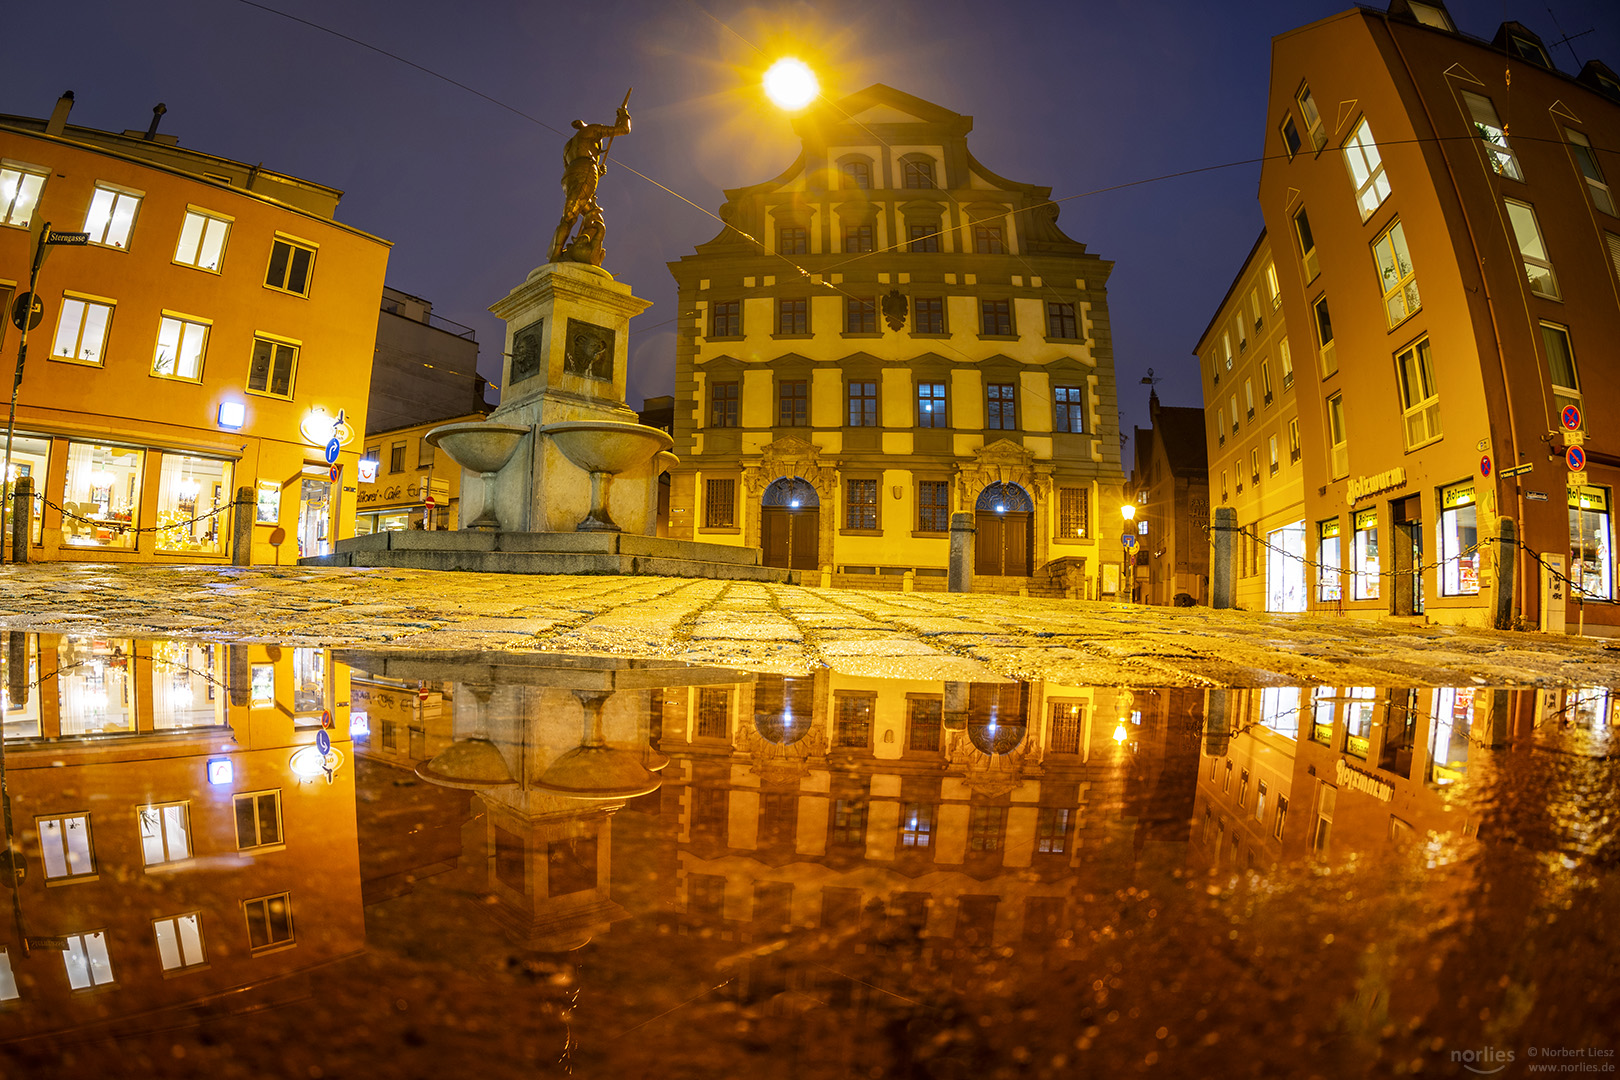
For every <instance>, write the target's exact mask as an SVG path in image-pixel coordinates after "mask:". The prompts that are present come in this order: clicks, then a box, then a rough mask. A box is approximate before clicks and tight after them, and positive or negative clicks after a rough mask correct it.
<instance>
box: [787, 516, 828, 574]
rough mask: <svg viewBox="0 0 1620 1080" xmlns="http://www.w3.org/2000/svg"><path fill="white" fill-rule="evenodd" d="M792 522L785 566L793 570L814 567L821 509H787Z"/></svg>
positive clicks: (811, 568) (818, 539)
mask: <svg viewBox="0 0 1620 1080" xmlns="http://www.w3.org/2000/svg"><path fill="white" fill-rule="evenodd" d="M788 519H789V520H790V521H791V522H792V523H793V524H792V529H791V531H790V532H789V537H790V540H791V543H790V545H789V548H790V551H789V555H788V562H787V566H788V567H789V568H790V569H793V570H814V569H816V556H817V550H816V549H817V547H818V546H819V543H818V542H819V541H820V539H821V537H820V535H819V534H820V532H821V511H819V510H789V511H788Z"/></svg>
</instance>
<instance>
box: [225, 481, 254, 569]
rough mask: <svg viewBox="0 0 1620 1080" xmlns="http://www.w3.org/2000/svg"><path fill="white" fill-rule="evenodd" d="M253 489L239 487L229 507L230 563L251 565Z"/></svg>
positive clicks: (233, 564)
mask: <svg viewBox="0 0 1620 1080" xmlns="http://www.w3.org/2000/svg"><path fill="white" fill-rule="evenodd" d="M253 512H254V511H253V489H252V488H250V487H239V488H237V489H236V499H235V500H234V505H233V506H232V507H231V565H232V566H252V565H253Z"/></svg>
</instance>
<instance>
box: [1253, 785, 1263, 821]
mask: <svg viewBox="0 0 1620 1080" xmlns="http://www.w3.org/2000/svg"><path fill="white" fill-rule="evenodd" d="M1254 820H1256V821H1264V820H1266V782H1265V781H1264V780H1261V781H1259V782H1258V783H1256V784H1255V788H1254Z"/></svg>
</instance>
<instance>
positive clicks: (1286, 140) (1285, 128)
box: [1278, 115, 1303, 161]
mask: <svg viewBox="0 0 1620 1080" xmlns="http://www.w3.org/2000/svg"><path fill="white" fill-rule="evenodd" d="M1278 131H1279V132H1280V133H1281V134H1282V141H1283V151H1284V152H1285V153H1286V154H1287V155H1288V160H1289V161H1293V160H1294V155H1295V154H1297V153H1299V148H1300V146H1301V145H1303V144H1302V142H1301V140H1300V137H1299V128H1298V127H1297V126H1296V125H1295V124H1294V118H1293V116H1292V115H1289V116H1285V117H1283V122H1282V124H1281V126H1280V127H1279V128H1278Z"/></svg>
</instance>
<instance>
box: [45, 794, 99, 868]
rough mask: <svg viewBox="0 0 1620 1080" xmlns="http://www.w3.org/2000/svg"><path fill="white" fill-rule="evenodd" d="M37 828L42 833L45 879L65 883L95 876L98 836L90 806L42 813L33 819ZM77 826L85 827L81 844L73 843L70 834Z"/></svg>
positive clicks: (79, 827)
mask: <svg viewBox="0 0 1620 1080" xmlns="http://www.w3.org/2000/svg"><path fill="white" fill-rule="evenodd" d="M67 822H78V823H79V824H78V825H76V826H71V825H66V824H65V823H67ZM34 828H35V830H36V831H37V833H38V835H39V849H40V862H41V864H42V866H43V868H44V873H45V880H46V881H48V882H55V883H57V884H62V883H65V882H69V881H93V880H95V878H96V876H97V872H96V836H95V831H94V830H93V829H92V828H91V825H90V812H89V811H88V810H84V811H68V812H66V813H60V814H41V815H39V816H38V817H36V818H35V819H34ZM75 828H78V829H83V830H84V840H83V844H82V847H81V845H79V844H76V843H74V842H73V839H72V837H71V835H70V834H71V833H72V831H73V830H74V829H75ZM53 867H54V868H55V869H54V872H53Z"/></svg>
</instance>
